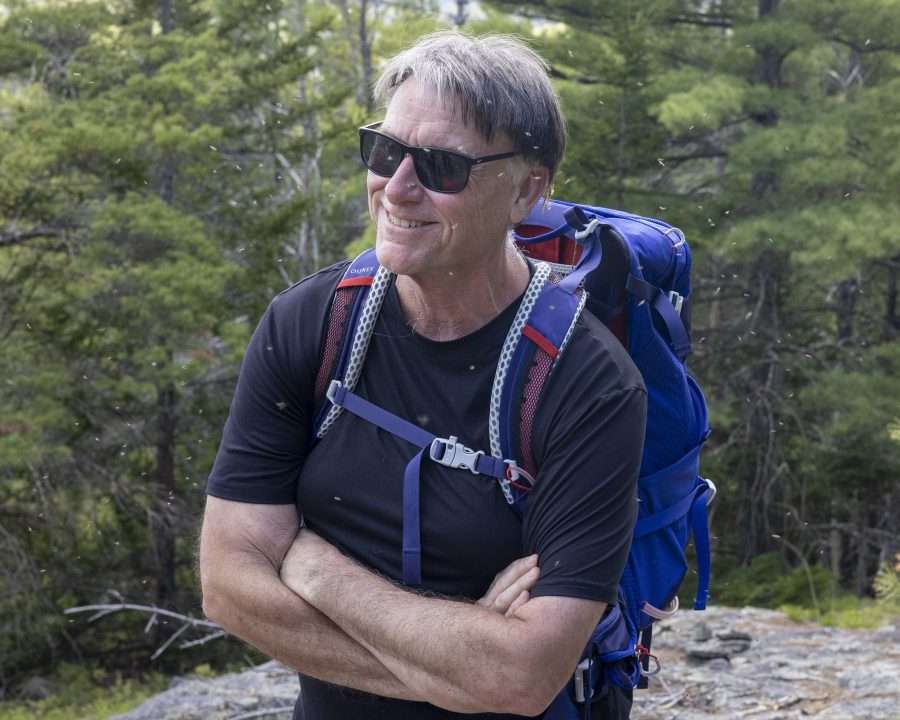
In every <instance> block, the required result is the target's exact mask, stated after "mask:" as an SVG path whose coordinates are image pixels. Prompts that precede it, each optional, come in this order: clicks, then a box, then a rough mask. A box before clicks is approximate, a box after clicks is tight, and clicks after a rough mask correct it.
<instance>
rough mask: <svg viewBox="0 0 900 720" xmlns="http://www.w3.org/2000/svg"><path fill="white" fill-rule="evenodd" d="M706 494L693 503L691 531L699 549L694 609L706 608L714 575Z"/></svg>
mask: <svg viewBox="0 0 900 720" xmlns="http://www.w3.org/2000/svg"><path fill="white" fill-rule="evenodd" d="M707 492H709V491H707ZM706 494H707V493H701V494H699V495H698V496H697V499H696V500H695V501H694V504H693V505H691V532H693V533H694V549H695V550H696V551H697V595H696V597H695V598H694V610H706V601H707V599H708V598H709V581H710V578H711V575H712V557H711V550H710V542H709V517H708V515H707V512H706V504H707V502H708V499H707V497H706Z"/></svg>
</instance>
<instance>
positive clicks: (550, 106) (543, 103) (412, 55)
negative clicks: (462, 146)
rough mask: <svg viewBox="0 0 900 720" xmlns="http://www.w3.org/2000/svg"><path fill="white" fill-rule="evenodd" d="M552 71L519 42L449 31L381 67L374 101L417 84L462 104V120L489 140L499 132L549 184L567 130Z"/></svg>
mask: <svg viewBox="0 0 900 720" xmlns="http://www.w3.org/2000/svg"><path fill="white" fill-rule="evenodd" d="M548 70H549V65H548V64H547V62H546V61H545V60H544V59H543V58H541V56H540V55H538V54H537V53H536V52H534V51H533V50H532V49H531V48H529V47H527V46H526V45H525V44H524V43H523V42H521V41H520V40H518V39H516V38H514V37H510V36H504V35H484V36H481V37H472V36H469V35H464V34H463V33H460V32H456V31H452V30H448V31H444V32H437V33H433V34H431V35H426V36H424V37H422V38H420V39H419V40H418V41H417V42H416V43H415V45H413V46H412V47H410V48H408V49H407V50H404V51H403V52H401V53H400V54H399V55H397V56H395V57H394V58H392V59H391V60H389V61H388V63H387V64H386V65H385V66H384V69H383V70H382V72H381V75H380V76H379V78H378V80H377V81H376V83H375V100H376V101H377V102H378V103H379V104H380V105H384V106H386V105H387V104H388V102H389V101H390V99H391V98H392V97H393V95H394V93H395V92H396V90H397V88H398V87H400V85H402V84H403V82H404V81H405V80H407V79H408V78H410V77H412V76H415V78H416V79H417V80H418V81H419V82H421V83H423V84H424V85H425V86H426V87H429V88H431V89H433V90H434V91H436V93H437V95H438V98H440V99H441V100H442V101H444V100H445V99H446V98H447V97H448V96H449V97H452V99H453V100H454V101H455V102H457V103H458V104H459V110H460V114H461V119H462V121H463V122H464V123H465V124H466V125H474V127H475V129H476V130H478V132H480V133H481V135H482V136H483V137H484V138H485V139H486V140H488V141H491V140H493V138H494V135H495V134H496V133H497V132H498V131H499V132H503V133H505V134H506V135H508V136H509V138H510V139H511V140H512V141H513V144H514V146H515V150H516V152H520V153H522V156H523V157H524V158H525V160H526V161H529V162H536V163H538V164H540V165H543V166H544V167H545V168H547V169H548V170H549V171H550V178H551V179H552V178H553V175H554V173H555V172H556V169H557V167H559V163H560V161H561V160H562V156H563V152H564V150H565V147H566V124H565V120H564V118H563V115H562V111H561V110H560V107H559V99H558V98H557V96H556V92H555V91H554V89H553V86H552V85H551V84H550V78H549V76H548Z"/></svg>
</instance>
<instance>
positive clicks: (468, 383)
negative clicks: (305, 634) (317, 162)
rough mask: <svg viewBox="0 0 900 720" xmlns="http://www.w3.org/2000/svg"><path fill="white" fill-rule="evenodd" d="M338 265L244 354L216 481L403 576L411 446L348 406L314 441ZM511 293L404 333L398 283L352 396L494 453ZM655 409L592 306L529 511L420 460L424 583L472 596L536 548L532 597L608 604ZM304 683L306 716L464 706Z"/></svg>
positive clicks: (543, 436) (489, 484)
mask: <svg viewBox="0 0 900 720" xmlns="http://www.w3.org/2000/svg"><path fill="white" fill-rule="evenodd" d="M345 267H346V264H345V263H342V264H339V265H336V266H332V267H330V268H327V269H325V270H322V271H320V272H319V273H316V274H315V275H312V276H310V277H309V278H306V279H305V280H303V281H301V282H300V283H298V284H297V285H294V286H293V287H291V288H289V289H288V290H286V291H284V292H283V293H281V294H280V295H279V296H278V297H276V298H275V300H274V301H273V302H272V304H271V305H270V306H269V308H268V310H267V311H266V313H265V315H264V316H263V318H262V320H261V321H260V324H259V326H258V327H257V329H256V332H255V333H254V335H253V338H252V340H251V342H250V345H249V347H248V348H247V352H246V355H245V357H244V362H243V365H242V367H241V373H240V378H239V381H238V385H237V389H236V392H235V396H234V400H233V402H232V406H231V413H230V415H229V418H228V421H227V423H226V425H225V431H224V434H223V438H222V444H221V447H220V448H219V453H218V456H217V457H216V462H215V466H214V467H213V470H212V473H211V475H210V478H209V483H208V486H207V492H208V493H209V494H210V495H214V496H216V497H220V498H225V499H229V500H236V501H241V502H252V503H274V504H282V503H291V502H295V501H296V502H297V505H298V508H299V510H300V512H301V513H302V515H303V518H304V522H305V523H306V524H307V525H308V526H309V527H310V528H312V529H314V530H315V531H316V532H318V533H319V534H320V535H321V536H322V537H323V538H325V539H326V540H328V541H329V542H331V543H333V544H334V545H336V546H337V547H339V548H340V549H341V550H343V551H344V552H345V553H347V554H348V555H350V556H352V557H354V558H356V559H357V560H359V561H360V562H362V563H363V564H365V565H366V566H368V567H370V568H373V569H374V570H376V571H378V572H379V573H381V574H383V575H385V576H387V577H389V578H392V579H395V580H398V581H399V580H400V579H401V577H402V573H401V552H400V548H401V526H402V500H401V498H402V495H401V488H402V480H403V469H404V467H405V466H406V463H407V462H408V461H409V460H410V458H411V457H412V456H413V455H414V454H415V452H417V448H414V447H413V446H412V445H410V444H409V443H407V442H406V441H404V440H401V439H399V438H397V437H395V436H393V435H391V434H389V433H387V432H385V431H383V430H381V429H379V428H377V427H375V426H374V425H371V424H370V423H368V422H366V421H364V420H361V419H360V418H358V417H356V416H354V415H352V414H351V413H349V412H346V411H345V412H343V413H342V414H341V416H340V417H339V419H338V420H337V422H336V423H335V424H334V425H333V426H332V428H331V429H330V430H329V431H328V433H327V434H326V435H325V437H324V438H323V439H322V440H321V441H320V442H318V443H316V444H312V443H311V442H310V438H311V435H312V433H311V422H312V419H313V418H314V416H315V412H316V409H317V408H315V407H313V398H312V395H313V385H314V382H315V378H316V373H317V370H318V363H319V358H320V345H321V338H322V335H323V331H324V328H325V326H326V321H327V315H328V311H329V308H330V303H331V298H332V295H333V293H334V288H335V285H336V284H337V282H338V281H339V280H340V278H341V277H342V274H343V270H344V268H345ZM518 304H519V302H518V301H516V302H514V303H513V304H512V305H511V306H510V307H508V308H506V309H505V310H504V311H503V312H501V313H500V314H499V315H498V316H497V317H496V318H494V320H492V321H491V322H489V323H488V324H487V325H485V326H484V327H482V328H480V329H479V330H477V331H475V332H473V333H471V334H469V335H467V336H465V337H462V338H459V339H457V340H452V341H447V342H437V341H433V340H429V339H427V338H425V337H422V336H420V335H417V334H416V333H415V332H414V330H413V329H411V328H410V326H409V325H408V324H407V323H406V320H405V318H404V315H403V313H402V310H401V308H400V303H399V299H398V296H397V293H396V290H395V289H394V288H393V287H392V288H390V289H389V291H388V295H387V297H386V298H385V302H384V307H383V309H382V312H381V314H380V316H379V318H378V321H377V323H376V326H375V330H374V333H373V337H372V341H371V344H370V346H369V350H368V353H367V355H366V361H365V365H364V369H363V372H362V376H361V378H360V381H359V383H358V385H357V388H356V392H358V393H359V394H360V395H362V396H363V397H365V398H366V399H368V400H370V401H371V402H374V403H376V404H377V405H379V406H381V407H383V408H385V409H386V410H389V411H390V412H393V413H395V414H397V415H399V416H400V417H403V418H406V419H408V420H410V421H412V422H414V423H417V424H419V425H420V426H422V427H423V428H425V429H426V430H428V431H429V432H431V433H433V434H435V435H437V436H439V437H447V436H450V435H456V436H458V437H459V441H460V442H462V443H463V444H465V445H467V446H468V447H470V448H473V449H475V450H485V451H487V450H488V449H489V441H488V406H489V398H490V391H491V385H492V382H493V377H494V370H495V367H496V364H497V360H498V357H499V353H500V350H501V347H502V345H503V341H504V338H505V336H506V333H507V330H508V329H509V326H510V324H511V322H512V319H513V317H514V315H515V312H516V310H517V308H518ZM645 419H646V392H645V390H644V386H643V382H642V380H641V377H640V374H639V372H638V371H637V369H636V368H635V367H634V365H633V363H632V362H631V359H630V358H629V357H628V355H627V353H626V352H625V351H624V349H623V348H622V347H621V345H620V344H619V342H618V341H617V340H616V339H615V338H614V337H613V336H612V335H611V334H610V332H609V331H608V330H607V329H606V328H605V327H604V326H603V325H602V323H600V322H599V321H598V320H597V319H596V318H594V317H593V316H592V315H590V314H589V313H587V312H585V313H584V314H583V315H582V317H581V319H580V320H579V322H578V324H577V326H576V329H575V332H574V333H573V335H572V338H571V340H570V342H569V345H568V346H567V348H566V350H565V352H564V353H563V355H562V356H561V359H560V361H559V362H558V365H557V367H556V368H554V370H553V373H552V375H551V377H550V379H549V380H548V384H547V387H546V388H545V390H544V395H543V400H542V402H541V404H540V407H539V409H538V412H537V415H536V418H535V424H534V433H533V439H534V443H533V452H534V457H535V462H536V465H537V467H538V468H539V470H538V475H537V478H536V484H535V487H534V489H533V490H532V491H531V492H530V494H529V498H528V503H527V511H526V514H525V518H524V520H520V519H519V517H518V516H517V515H516V514H515V512H514V511H513V510H512V509H511V508H510V507H509V506H508V505H507V503H506V501H505V499H504V497H503V494H502V492H501V490H500V488H499V486H498V484H497V481H496V480H494V479H492V478H489V477H486V476H482V475H474V474H472V473H469V472H467V471H463V470H452V469H449V468H445V467H442V466H438V465H436V464H434V463H429V462H426V463H423V472H422V481H421V494H422V495H421V533H422V579H423V586H424V588H425V589H427V590H429V591H433V592H436V593H440V594H442V595H445V596H451V597H460V598H470V599H475V598H478V597H480V596H481V595H482V594H483V593H484V592H485V591H486V590H487V588H488V586H489V585H490V582H491V580H492V579H493V577H494V575H495V574H496V573H497V572H499V571H500V570H502V569H503V568H504V567H506V566H507V565H508V564H509V563H510V562H512V561H513V560H514V559H516V558H519V557H522V556H523V555H527V554H531V553H534V552H537V553H538V554H539V564H540V567H541V576H540V579H539V581H538V583H537V585H536V586H535V588H534V589H533V590H532V592H531V595H532V596H534V597H537V596H564V597H577V598H586V599H591V600H600V601H603V602H606V603H612V602H615V601H616V588H617V584H618V580H619V577H620V575H621V572H622V569H623V567H624V564H625V560H626V557H627V553H628V547H629V544H630V540H631V533H632V527H633V523H634V519H635V516H636V509H637V507H636V506H637V500H636V498H637V492H636V481H637V476H638V469H639V466H640V460H641V450H642V443H643V437H644V423H645ZM301 684H302V690H303V696H302V704H303V705H304V706H306V715H305V718H306V720H318V718H353V717H360V718H362V717H372V716H373V713H376V712H377V713H382V712H383V713H384V717H392V718H406V717H408V718H416V719H422V718H438V717H440V718H455V717H463V716H462V715H456V714H453V713H447V712H445V711H442V710H438V709H437V708H433V707H432V706H430V705H424V704H421V703H405V702H402V701H394V700H387V699H384V698H374V697H372V696H370V695H366V694H365V693H359V692H357V691H349V690H347V689H344V688H337V687H335V686H333V685H329V684H327V683H322V682H319V681H315V680H313V679H311V678H305V677H301ZM322 708H327V711H326V710H323V709H322ZM466 717H472V716H466ZM490 717H491V718H498V717H499V716H497V715H491V716H490Z"/></svg>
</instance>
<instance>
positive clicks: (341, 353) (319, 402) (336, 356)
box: [314, 250, 391, 439]
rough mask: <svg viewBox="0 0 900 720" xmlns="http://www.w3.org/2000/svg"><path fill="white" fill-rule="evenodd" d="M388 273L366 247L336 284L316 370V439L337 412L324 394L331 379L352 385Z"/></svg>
mask: <svg viewBox="0 0 900 720" xmlns="http://www.w3.org/2000/svg"><path fill="white" fill-rule="evenodd" d="M390 277H391V274H390V272H388V271H387V270H386V269H385V268H383V267H381V266H380V265H379V264H378V259H377V258H376V256H375V251H374V250H366V251H365V252H363V253H362V254H361V255H360V256H359V257H357V258H356V259H355V260H354V261H353V262H351V263H350V265H348V266H347V269H346V271H345V272H344V277H343V278H342V279H341V281H340V282H339V283H338V284H337V287H336V289H335V293H334V299H333V300H332V303H331V312H330V313H329V317H328V324H327V329H326V332H325V340H324V342H323V343H322V352H321V359H320V362H319V370H318V373H317V374H316V384H315V402H316V407H318V408H319V411H318V413H317V416H316V422H315V423H314V427H315V438H316V439H321V438H322V437H324V435H325V433H326V432H328V429H329V428H330V427H331V425H332V424H333V423H334V421H335V420H337V417H338V415H339V414H340V412H341V408H339V407H337V406H336V405H332V404H331V403H330V402H328V401H326V398H325V391H326V390H327V389H328V385H329V384H330V383H331V381H332V380H334V379H341V381H342V383H343V385H344V386H345V387H346V388H347V389H348V390H353V389H354V388H355V387H356V383H357V381H358V380H359V375H360V373H361V372H362V366H363V363H364V361H365V357H366V351H367V350H368V348H369V340H370V339H371V337H372V330H373V329H374V328H375V320H376V319H377V318H378V313H379V312H380V311H381V305H382V303H383V302H384V297H385V293H386V291H387V288H388V285H389V282H390Z"/></svg>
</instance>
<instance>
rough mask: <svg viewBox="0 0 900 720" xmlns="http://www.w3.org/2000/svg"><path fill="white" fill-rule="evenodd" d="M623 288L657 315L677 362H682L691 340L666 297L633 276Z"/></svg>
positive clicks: (689, 348) (630, 276)
mask: <svg viewBox="0 0 900 720" xmlns="http://www.w3.org/2000/svg"><path fill="white" fill-rule="evenodd" d="M625 288H626V290H628V292H630V293H631V294H632V295H634V296H635V297H636V298H638V299H640V300H644V301H645V302H647V303H649V304H650V306H651V307H652V308H653V309H654V310H656V312H657V313H659V316H660V318H662V321H663V323H664V324H665V326H666V330H668V331H669V339H670V340H671V341H672V349H673V350H674V351H675V355H676V356H677V357H678V359H679V360H682V361H683V360H684V359H685V358H686V357H687V356H688V355H690V353H691V340H690V338H689V337H688V333H687V330H686V329H685V327H684V322H682V320H681V316H680V315H679V314H678V311H677V310H675V307H674V306H673V305H672V303H671V301H670V300H669V296H668V295H666V294H665V293H664V292H663V291H662V290H660V289H659V288H658V287H656V286H655V285H651V284H650V283H648V282H647V281H646V280H641V279H640V278H637V277H635V276H634V275H629V276H628V280H627V281H626V283H625Z"/></svg>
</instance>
